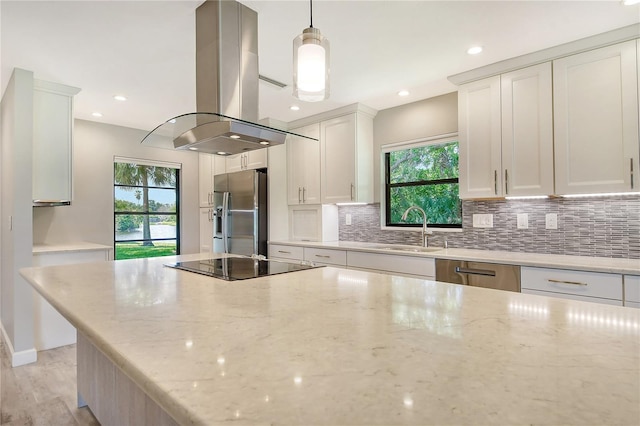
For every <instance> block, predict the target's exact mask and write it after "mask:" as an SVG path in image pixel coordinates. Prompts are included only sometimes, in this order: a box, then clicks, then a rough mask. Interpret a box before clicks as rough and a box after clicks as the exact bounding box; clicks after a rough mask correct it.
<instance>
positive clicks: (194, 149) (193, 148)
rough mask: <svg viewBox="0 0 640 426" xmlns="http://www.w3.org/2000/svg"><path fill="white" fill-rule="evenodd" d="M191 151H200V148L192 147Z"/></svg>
mask: <svg viewBox="0 0 640 426" xmlns="http://www.w3.org/2000/svg"><path fill="white" fill-rule="evenodd" d="M189 149H190V150H191V151H197V150H198V148H196V147H195V146H190V147H189Z"/></svg>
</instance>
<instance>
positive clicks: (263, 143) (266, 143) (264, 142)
mask: <svg viewBox="0 0 640 426" xmlns="http://www.w3.org/2000/svg"><path fill="white" fill-rule="evenodd" d="M260 145H269V142H267V141H260Z"/></svg>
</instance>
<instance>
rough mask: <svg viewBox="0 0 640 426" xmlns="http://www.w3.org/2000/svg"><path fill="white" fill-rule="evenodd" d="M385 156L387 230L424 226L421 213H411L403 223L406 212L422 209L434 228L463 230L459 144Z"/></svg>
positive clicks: (442, 143) (420, 147) (426, 144)
mask: <svg viewBox="0 0 640 426" xmlns="http://www.w3.org/2000/svg"><path fill="white" fill-rule="evenodd" d="M385 151H386V152H385ZM383 152H384V161H385V225H386V226H393V227H396V226H397V227H420V226H422V215H420V214H419V212H415V211H414V212H411V213H410V214H409V216H408V217H407V220H406V221H402V220H401V218H402V214H403V213H404V212H405V210H406V209H408V208H409V207H411V206H418V207H421V208H422V209H423V210H424V211H425V213H426V214H427V223H428V224H429V226H430V227H438V228H461V227H462V204H461V202H460V198H459V196H458V142H457V141H456V140H443V139H439V140H436V141H430V142H423V143H421V144H414V145H410V146H407V145H404V146H402V147H401V148H397V147H390V148H387V149H383Z"/></svg>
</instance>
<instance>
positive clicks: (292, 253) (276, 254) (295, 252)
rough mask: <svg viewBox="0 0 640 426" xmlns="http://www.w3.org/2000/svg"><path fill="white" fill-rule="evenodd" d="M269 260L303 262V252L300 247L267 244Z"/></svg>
mask: <svg viewBox="0 0 640 426" xmlns="http://www.w3.org/2000/svg"><path fill="white" fill-rule="evenodd" d="M269 258H280V259H291V260H303V259H304V250H303V248H302V247H295V246H285V245H280V244H269Z"/></svg>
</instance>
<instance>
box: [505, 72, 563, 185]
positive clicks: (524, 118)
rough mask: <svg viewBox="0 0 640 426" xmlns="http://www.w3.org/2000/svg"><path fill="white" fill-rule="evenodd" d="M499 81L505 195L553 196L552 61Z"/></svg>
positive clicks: (508, 74) (506, 75)
mask: <svg viewBox="0 0 640 426" xmlns="http://www.w3.org/2000/svg"><path fill="white" fill-rule="evenodd" d="M500 80H501V88H502V89H501V96H502V107H501V109H502V177H503V179H504V195H505V196H530V195H551V194H553V111H552V98H551V62H547V63H544V64H540V65H536V66H533V67H528V68H524V69H521V70H517V71H513V72H510V73H507V74H502V75H501V76H500Z"/></svg>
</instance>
